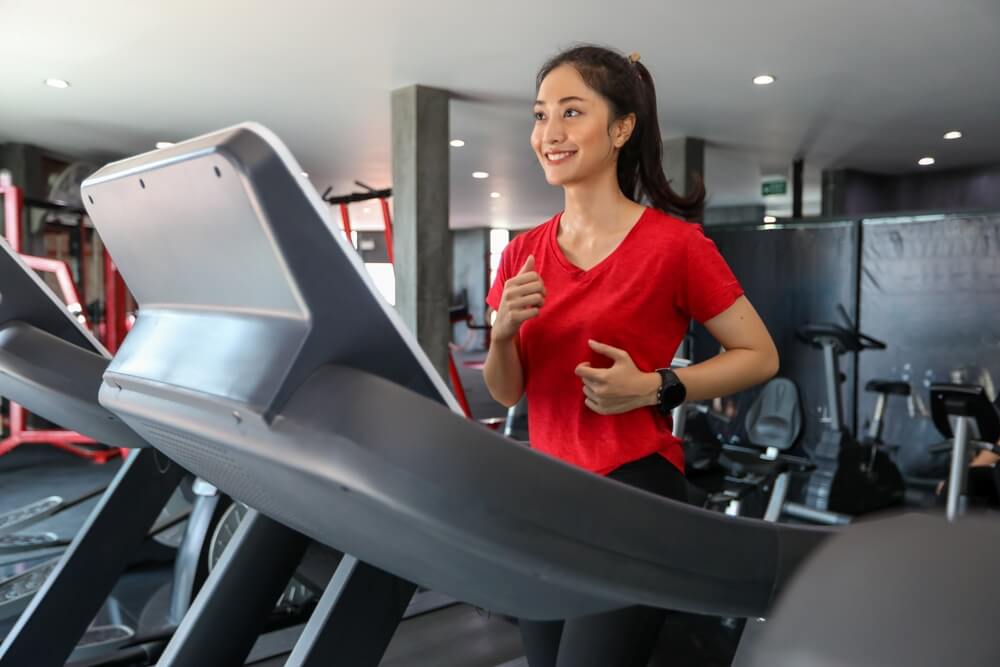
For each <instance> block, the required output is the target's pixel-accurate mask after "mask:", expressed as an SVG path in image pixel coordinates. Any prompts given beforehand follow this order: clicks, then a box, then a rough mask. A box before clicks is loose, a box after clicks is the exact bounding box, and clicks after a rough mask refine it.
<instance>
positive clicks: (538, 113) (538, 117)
mask: <svg viewBox="0 0 1000 667" xmlns="http://www.w3.org/2000/svg"><path fill="white" fill-rule="evenodd" d="M535 120H545V114H544V113H542V112H541V111H536V112H535Z"/></svg>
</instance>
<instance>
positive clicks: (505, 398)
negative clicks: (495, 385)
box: [490, 391, 521, 408]
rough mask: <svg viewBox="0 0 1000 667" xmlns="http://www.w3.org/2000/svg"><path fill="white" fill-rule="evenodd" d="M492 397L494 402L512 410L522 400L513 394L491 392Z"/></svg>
mask: <svg viewBox="0 0 1000 667" xmlns="http://www.w3.org/2000/svg"><path fill="white" fill-rule="evenodd" d="M490 396H492V397H493V400H494V401H496V402H497V403H499V404H500V405H502V406H504V407H505V408H512V407H514V406H515V405H517V403H518V401H520V400H521V396H520V395H517V396H515V395H514V394H513V393H510V394H502V393H493V392H492V391H491V392H490Z"/></svg>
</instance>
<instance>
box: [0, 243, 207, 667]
mask: <svg viewBox="0 0 1000 667" xmlns="http://www.w3.org/2000/svg"><path fill="white" fill-rule="evenodd" d="M108 356H109V355H108V354H107V352H106V351H105V350H104V348H103V347H102V346H101V345H100V343H98V342H97V340H96V339H94V337H93V336H92V335H91V334H90V332H89V331H87V330H86V329H85V328H84V327H83V326H82V325H81V324H80V323H79V322H78V321H77V319H76V318H75V317H73V316H72V315H71V314H70V313H69V312H68V311H67V310H66V308H65V306H63V304H62V303H61V302H60V301H59V300H58V298H57V297H56V296H55V295H54V294H52V292H51V291H50V290H49V289H48V287H47V286H46V285H45V283H43V282H42V281H41V280H40V279H39V278H38V276H37V275H36V274H35V273H34V271H33V270H31V269H30V268H29V267H28V266H27V265H26V264H25V262H24V261H23V260H22V258H21V257H20V256H19V255H18V254H17V253H15V252H13V251H12V249H11V248H10V247H9V246H8V245H7V244H5V243H2V242H0V394H2V395H3V396H6V397H10V398H11V399H12V400H16V401H18V402H19V403H21V404H22V405H24V406H25V407H26V408H28V409H29V410H31V411H32V412H35V413H37V414H39V415H42V416H43V417H45V418H46V419H49V420H51V421H53V422H55V423H58V424H61V425H64V426H70V427H72V428H74V429H76V430H77V431H79V432H80V433H83V434H85V435H87V436H89V437H91V438H93V439H94V440H96V441H100V442H109V443H115V444H118V445H124V446H127V447H129V448H137V449H139V451H136V452H134V453H133V454H132V456H131V457H130V458H129V459H128V460H127V461H126V463H125V464H124V466H123V467H122V469H121V470H120V471H119V473H118V475H117V476H116V478H115V479H114V481H113V482H112V483H111V485H110V487H108V488H107V490H105V489H104V488H101V489H96V490H92V491H90V492H87V493H84V494H82V495H80V496H78V497H76V498H72V499H66V498H61V497H58V496H49V497H47V498H44V499H42V500H40V501H38V502H36V503H32V504H31V505H28V506H25V507H22V508H19V509H17V510H14V511H11V512H8V513H6V514H4V515H3V518H2V519H0V523H2V524H3V525H4V526H5V530H6V532H7V533H8V534H6V535H3V538H15V537H19V536H17V535H12V534H9V533H10V532H11V531H15V530H21V529H23V528H25V527H27V526H29V525H30V524H31V523H34V522H37V521H40V520H42V519H44V518H47V517H49V516H51V515H52V514H53V513H55V512H57V511H62V510H65V509H68V508H69V507H70V506H73V505H76V504H79V503H81V502H84V501H85V500H88V499H92V498H94V497H95V496H98V495H101V494H102V493H103V496H102V498H101V499H100V501H99V502H98V506H97V508H96V509H95V510H94V511H93V512H92V513H91V516H90V518H89V519H88V521H87V523H86V524H85V525H84V526H83V528H82V529H81V530H80V531H79V533H78V534H77V536H76V537H75V538H74V539H73V540H72V542H71V543H70V544H69V546H68V548H67V549H66V552H65V553H64V554H62V555H57V556H54V557H48V558H47V559H45V560H43V561H41V562H38V563H36V564H34V565H33V566H32V567H30V568H29V569H28V570H27V571H25V572H22V573H21V574H18V575H14V576H12V577H9V578H7V579H4V580H2V581H0V617H3V618H7V617H10V616H12V615H14V614H19V613H21V612H22V611H23V610H25V609H27V611H25V612H24V613H23V614H21V618H20V619H19V620H18V622H17V624H16V625H15V628H14V630H12V631H11V633H10V635H9V636H8V638H7V640H6V641H5V642H4V643H3V645H2V647H0V664H3V665H4V666H5V667H6V665H8V664H14V665H25V664H32V665H34V664H44V660H45V656H46V655H50V656H60V657H59V658H58V664H62V662H63V661H65V660H66V659H67V658H68V657H70V655H71V654H72V656H73V657H74V659H80V658H84V657H90V658H93V657H94V656H95V655H99V654H107V653H109V652H112V651H114V650H115V649H116V648H118V647H120V646H122V645H124V644H126V643H128V642H129V641H133V640H134V641H141V640H142V639H143V638H141V637H135V636H134V630H133V629H132V628H130V627H127V626H124V625H120V624H116V625H113V626H104V627H91V628H90V629H88V626H89V625H90V624H91V622H92V621H93V619H94V617H95V615H96V613H97V611H98V609H99V608H100V607H101V605H102V604H103V603H104V601H105V599H106V598H107V597H108V594H109V593H110V592H111V589H112V587H113V585H114V583H115V581H116V580H117V578H118V575H119V574H120V573H121V572H122V571H123V570H124V569H125V568H126V567H127V566H128V565H129V563H130V562H131V561H132V559H133V558H134V557H135V556H136V554H137V553H138V549H139V546H140V545H141V543H142V542H143V541H144V540H145V539H146V537H147V533H148V534H149V535H151V536H157V535H163V533H164V532H165V531H167V530H168V529H170V528H172V527H173V526H176V525H177V524H178V523H179V522H181V521H183V520H185V519H187V518H188V516H187V512H173V513H172V514H171V516H169V517H162V518H161V520H159V521H157V517H158V515H160V509H161V507H163V506H164V505H165V504H166V503H167V502H168V499H169V497H170V496H171V494H172V493H174V490H175V488H176V487H177V485H178V483H179V482H180V480H181V476H182V475H183V474H184V473H183V471H182V470H180V469H179V468H178V467H177V466H176V465H172V464H171V462H170V461H169V460H167V459H165V458H164V457H163V456H162V455H160V454H158V453H157V452H155V451H154V450H152V449H149V448H148V446H147V445H146V444H145V442H144V441H143V440H142V439H141V438H140V437H139V436H138V435H137V434H136V433H135V432H134V431H132V430H131V429H129V428H128V427H127V426H126V425H124V424H123V423H122V422H121V421H120V420H119V419H118V418H117V417H116V416H115V415H114V414H112V413H110V412H108V411H107V410H105V409H104V408H102V407H101V406H100V405H99V404H98V402H97V391H98V387H99V386H100V382H101V375H102V373H103V372H104V370H105V369H106V367H107V364H108ZM142 448H144V449H142ZM202 504H203V505H204V503H202ZM195 506H196V507H195V510H194V515H195V516H198V515H199V513H203V512H204V510H201V509H199V503H198V502H196V503H195ZM154 521H155V524H154ZM195 523H197V522H196V521H195V520H193V519H192V521H191V522H189V524H188V528H187V530H186V531H185V534H184V538H183V541H182V542H181V545H180V548H179V549H178V556H177V560H176V563H175V567H176V570H177V572H178V576H177V577H176V578H175V581H174V596H175V598H177V599H179V598H180V596H182V594H184V590H185V587H188V588H187V591H186V597H187V599H188V600H190V598H191V597H192V595H193V589H194V587H196V586H197V585H198V584H199V583H200V582H199V581H197V580H196V578H195V577H185V576H184V574H185V573H189V572H194V571H195V569H196V565H197V559H198V557H199V556H198V555H199V554H200V553H201V552H202V551H203V544H204V542H205V540H206V539H207V536H208V528H207V527H206V528H204V529H199V528H197V526H192V524H195ZM3 530H4V529H0V532H3ZM10 541H11V542H13V543H16V542H17V541H18V540H10ZM26 541H28V542H29V544H27V545H24V544H12V545H11V548H14V547H17V548H18V551H19V552H20V551H24V550H25V549H24V547H34V548H39V547H52V546H63V543H59V542H58V541H56V539H55V536H54V535H46V536H44V539H42V540H38V539H35V540H32V539H30V538H29V539H27V540H26ZM161 549H162V548H161ZM67 601H70V602H71V603H67ZM176 604H177V603H176V602H175V608H174V610H173V611H174V614H175V616H178V617H179V616H181V615H183V612H184V609H181V608H178V607H176ZM185 608H186V607H185ZM167 631H168V632H169V630H167ZM33 644H37V646H33ZM35 655H38V656H39V658H38V660H39V661H41V662H36V661H35V657H34V656H35ZM52 662H53V663H56V662H57V659H56V658H53V660H52Z"/></svg>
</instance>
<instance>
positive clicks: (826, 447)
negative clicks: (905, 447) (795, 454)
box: [798, 324, 904, 516]
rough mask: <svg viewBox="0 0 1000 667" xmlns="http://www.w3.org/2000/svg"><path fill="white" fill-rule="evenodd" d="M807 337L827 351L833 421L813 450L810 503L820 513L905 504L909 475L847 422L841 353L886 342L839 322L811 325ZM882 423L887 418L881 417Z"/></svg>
mask: <svg viewBox="0 0 1000 667" xmlns="http://www.w3.org/2000/svg"><path fill="white" fill-rule="evenodd" d="M798 337H799V339H800V340H801V341H803V342H805V343H807V344H809V345H812V346H813V347H815V348H816V349H819V350H821V351H822V352H823V362H824V368H825V376H826V397H827V406H826V407H827V410H828V418H829V422H828V423H827V424H826V428H825V429H824V431H823V433H822V434H821V435H820V439H819V442H817V443H816V444H815V446H814V447H813V448H812V450H811V452H810V458H811V460H812V463H813V464H814V465H815V469H814V470H813V471H812V472H811V473H810V474H809V480H808V482H807V484H806V490H805V504H806V505H808V506H809V507H812V508H814V509H815V510H818V511H819V512H826V511H830V512H836V513H843V514H850V515H852V516H857V515H859V514H864V513H866V512H871V511H875V510H880V509H885V508H889V507H893V506H895V505H899V504H901V503H902V501H903V491H904V489H903V478H902V475H900V473H899V469H898V468H897V467H896V465H895V464H894V463H893V462H892V461H891V460H890V459H889V457H888V456H887V455H886V453H885V452H884V451H881V450H880V448H879V447H878V445H877V443H875V442H868V443H862V442H858V441H857V440H856V439H855V438H854V437H853V436H852V435H851V434H850V432H849V431H848V429H847V427H846V426H845V425H844V411H843V400H842V397H841V390H840V385H841V382H842V376H841V373H840V366H839V362H838V358H839V357H840V355H842V354H846V353H848V352H851V353H860V352H862V351H865V350H883V349H885V347H886V345H885V343H883V342H881V341H878V340H875V339H874V338H872V337H871V336H866V335H865V334H862V333H860V332H858V331H851V330H849V329H846V328H844V327H842V326H839V325H836V324H806V325H805V326H803V327H801V328H800V329H799V331H798ZM879 423H881V422H879Z"/></svg>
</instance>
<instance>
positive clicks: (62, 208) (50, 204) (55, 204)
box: [24, 197, 87, 222]
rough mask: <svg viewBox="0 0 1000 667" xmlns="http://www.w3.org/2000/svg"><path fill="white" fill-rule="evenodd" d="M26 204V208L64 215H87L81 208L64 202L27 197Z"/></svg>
mask: <svg viewBox="0 0 1000 667" xmlns="http://www.w3.org/2000/svg"><path fill="white" fill-rule="evenodd" d="M24 203H25V205H26V206H30V207H31V208H41V209H45V210H47V211H59V212H62V213H76V214H77V215H87V211H85V210H84V209H82V208H80V207H79V206H75V205H73V204H69V203H67V202H63V201H55V200H49V199H35V198H34V197H25V198H24ZM81 222H82V220H81Z"/></svg>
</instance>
